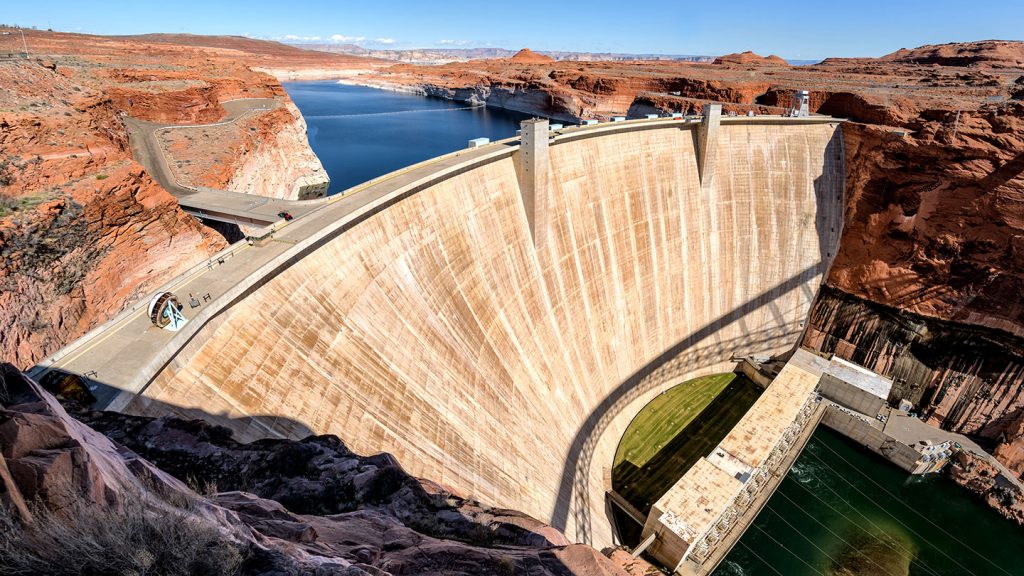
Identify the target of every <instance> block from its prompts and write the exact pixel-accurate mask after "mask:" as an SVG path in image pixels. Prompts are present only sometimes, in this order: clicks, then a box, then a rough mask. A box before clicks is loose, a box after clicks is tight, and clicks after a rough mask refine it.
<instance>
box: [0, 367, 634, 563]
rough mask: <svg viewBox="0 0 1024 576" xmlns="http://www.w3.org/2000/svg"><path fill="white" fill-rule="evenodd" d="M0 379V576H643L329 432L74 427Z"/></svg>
mask: <svg viewBox="0 0 1024 576" xmlns="http://www.w3.org/2000/svg"><path fill="white" fill-rule="evenodd" d="M0 377H2V380H0V384H2V386H0V503H2V504H3V506H2V507H0V508H2V510H0V525H2V526H0V527H2V528H3V529H2V530H0V573H4V574H21V573H29V574H32V573H47V574H62V573H68V574H71V573H75V574H89V573H147V574H179V573H180V574H268V575H269V574H317V575H321V574H323V575H326V574H339V575H346V576H357V575H373V576H385V575H389V574H395V575H399V574H401V575H410V574H447V575H451V576H456V575H459V574H467V575H468V574H494V575H505V574H508V575H511V574H534V575H538V576H542V575H556V574H565V575H568V574H579V575H583V574H587V575H598V576H600V575H608V576H612V575H626V574H637V575H639V574H645V573H648V572H649V571H651V570H653V569H652V568H651V567H650V566H649V565H647V564H646V563H644V562H641V561H638V560H634V559H633V558H632V557H630V556H629V555H628V554H624V553H621V552H618V553H616V554H614V555H613V556H612V559H610V558H607V557H605V556H604V555H602V554H601V553H599V552H598V551H597V550H594V549H593V548H590V547H588V546H584V545H573V544H570V543H569V542H568V541H567V540H566V538H565V536H563V535H562V534H561V533H560V532H558V531H557V530H555V529H554V528H551V527H550V526H547V525H545V524H543V523H541V522H539V521H537V520H535V519H533V518H530V517H527V516H525V515H523V514H520V513H518V512H515V511H511V510H501V509H495V508H491V507H488V506H486V505H484V504H481V503H479V502H474V501H469V500H466V499H463V498H461V497H459V496H457V495H454V494H452V493H450V492H448V491H447V490H446V489H445V488H443V487H441V486H438V485H436V484H433V483H431V482H429V481H426V480H420V479H417V478H413V477H411V476H409V475H408V474H406V473H405V472H404V471H403V470H402V468H401V466H400V465H399V463H398V462H396V461H395V460H394V458H392V457H391V456H390V455H388V454H378V455H376V456H369V457H366V456H359V455H357V454H353V453H352V452H350V451H349V450H348V449H347V448H346V447H345V445H344V443H342V441H341V440H339V439H338V438H337V437H335V436H310V437H309V438H306V439H304V440H300V441H292V440H265V441H260V442H254V443H251V444H240V443H238V442H235V441H234V440H233V439H232V438H231V433H230V432H229V431H228V430H226V429H224V428H221V427H217V426H211V425H209V424H207V423H205V422H202V421H184V420H179V419H174V418H161V419H153V418H142V417H136V416H128V415H124V414H116V413H108V412H89V411H86V410H82V409H76V408H74V407H72V408H71V410H72V413H73V415H74V417H72V415H69V413H68V411H67V410H65V408H64V407H63V406H62V405H61V404H60V403H59V402H58V401H57V399H56V398H55V397H54V396H52V395H51V394H50V393H48V392H46V391H45V390H43V389H42V388H41V387H40V386H39V385H37V384H36V383H35V382H33V381H31V380H30V379H29V378H28V377H26V376H24V375H22V374H21V373H20V372H19V371H18V370H17V369H16V368H14V367H13V366H11V365H10V364H2V365H0ZM76 418H77V419H76ZM68 563H70V564H68ZM62 566H66V568H62Z"/></svg>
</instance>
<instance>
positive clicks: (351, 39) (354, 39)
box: [331, 34, 366, 43]
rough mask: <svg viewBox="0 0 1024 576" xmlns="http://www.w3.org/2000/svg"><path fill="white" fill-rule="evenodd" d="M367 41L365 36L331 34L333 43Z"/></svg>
mask: <svg viewBox="0 0 1024 576" xmlns="http://www.w3.org/2000/svg"><path fill="white" fill-rule="evenodd" d="M363 40H366V37H365V36H345V35H344V34H331V42H340V43H348V42H362V41H363Z"/></svg>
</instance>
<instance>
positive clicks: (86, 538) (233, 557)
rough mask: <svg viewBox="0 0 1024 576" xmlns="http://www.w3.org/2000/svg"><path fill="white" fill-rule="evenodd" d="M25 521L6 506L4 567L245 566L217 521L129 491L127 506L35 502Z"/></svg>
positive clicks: (53, 571)
mask: <svg viewBox="0 0 1024 576" xmlns="http://www.w3.org/2000/svg"><path fill="white" fill-rule="evenodd" d="M33 513H34V518H33V521H32V522H31V523H29V524H28V525H26V526H21V525H19V523H18V522H17V521H16V520H14V519H13V518H12V517H11V515H10V514H9V513H7V512H6V511H4V510H3V508H2V506H0V574H5V575H8V574H9V575H12V576H14V575H23V574H24V575H27V574H48V575H52V576H99V575H101V574H102V575H107V574H118V575H123V576H178V575H181V576H185V575H211V576H212V575H221V574H224V575H231V574H238V572H239V569H240V566H241V564H242V561H243V557H242V556H243V554H242V550H241V549H240V548H239V546H238V545H237V544H236V543H235V542H232V541H231V540H230V539H229V538H228V537H227V536H225V535H224V534H222V533H221V532H220V531H219V530H218V529H217V527H216V526H215V525H213V524H212V523H210V522H208V521H206V520H204V519H202V518H199V517H198V516H194V515H190V514H186V513H182V512H179V511H177V510H173V509H163V510H157V509H154V508H152V507H150V506H147V505H146V504H145V503H144V502H143V499H142V497H141V496H139V495H134V496H132V495H129V497H128V498H127V502H126V503H125V505H124V508H123V509H122V510H121V511H113V510H104V509H101V508H99V507H98V506H95V505H90V504H88V503H86V502H84V501H82V500H81V499H74V500H73V501H72V504H70V505H68V506H67V507H65V508H63V509H61V510H59V511H52V510H48V509H46V508H44V507H42V506H35V510H34V511H33Z"/></svg>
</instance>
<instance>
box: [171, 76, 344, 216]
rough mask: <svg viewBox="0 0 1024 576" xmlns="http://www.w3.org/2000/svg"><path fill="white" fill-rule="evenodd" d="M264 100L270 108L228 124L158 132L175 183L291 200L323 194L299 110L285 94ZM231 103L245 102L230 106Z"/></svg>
mask: <svg viewBox="0 0 1024 576" xmlns="http://www.w3.org/2000/svg"><path fill="white" fill-rule="evenodd" d="M264 102H265V103H266V104H264V103H261V104H260V106H265V105H270V106H273V109H271V110H268V111H263V110H260V109H247V110H246V111H244V112H241V111H239V110H235V115H232V116H231V119H230V120H228V121H224V122H214V123H209V124H200V125H197V126H183V127H182V128H173V127H170V128H167V129H161V130H158V131H157V132H156V138H157V139H158V141H159V145H160V147H161V149H162V151H163V154H164V156H165V157H166V158H167V160H168V165H169V166H170V167H171V172H172V173H173V176H174V179H175V180H176V181H177V183H178V184H181V185H184V186H195V187H207V188H216V189H221V190H231V191H233V192H242V193H245V194H253V195H256V196H264V197H267V198H285V199H289V200H296V199H298V200H306V199H310V198H319V197H322V196H325V195H326V194H327V188H328V185H329V184H330V178H329V177H328V176H327V172H326V171H324V168H323V165H322V164H320V159H319V158H317V156H316V154H315V153H313V150H312V149H311V148H310V147H309V139H308V137H307V134H306V121H305V120H304V119H303V117H302V114H301V113H300V112H299V109H298V108H296V106H295V104H294V103H293V102H292V101H291V99H290V98H289V97H288V95H287V94H285V93H284V92H283V90H281V91H280V93H278V94H275V96H274V99H273V100H266V101H264ZM235 104H243V102H236V103H233V104H228V107H231V108H232V109H233V110H234V109H235Z"/></svg>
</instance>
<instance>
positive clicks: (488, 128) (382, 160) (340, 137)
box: [284, 81, 529, 194]
mask: <svg viewBox="0 0 1024 576" xmlns="http://www.w3.org/2000/svg"><path fill="white" fill-rule="evenodd" d="M284 87H285V90H287V91H288V95H289V96H291V98H292V100H293V101H294V102H295V105H296V106H298V107H299V110H300V111H301V112H302V115H303V116H304V117H305V119H306V124H307V126H308V127H309V143H310V145H311V146H312V148H313V151H314V152H316V154H317V156H319V157H320V162H322V163H323V165H324V169H325V170H327V174H328V175H330V177H331V187H330V189H329V191H328V193H329V194H336V193H338V192H341V191H343V190H346V189H348V188H351V187H352V186H355V185H356V184H360V183H362V182H365V181H367V180H370V179H372V178H376V177H377V176H381V175H383V174H387V173H388V172H392V171H394V170H398V169H399V168H404V167H405V166H408V165H410V164H415V163H417V162H421V161H423V160H426V159H428V158H433V157H435V156H440V155H442V154H447V153H448V152H453V151H455V150H460V149H462V148H465V147H466V144H467V142H468V141H469V140H470V139H472V138H480V137H484V138H490V139H491V140H498V139H501V138H508V137H510V136H515V134H516V130H518V129H519V122H521V121H522V120H525V119H527V118H529V117H528V116H526V115H524V114H519V113H516V112H508V111H505V110H496V109H491V108H486V107H483V106H477V107H471V106H468V105H467V104H465V103H462V102H452V101H450V100H442V99H440V98H427V97H424V96H417V95H415V94H404V93H400V92H390V91H386V90H377V89H374V88H365V87H362V86H348V85H344V84H338V83H337V82H333V81H325V82H289V83H285V84H284Z"/></svg>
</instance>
